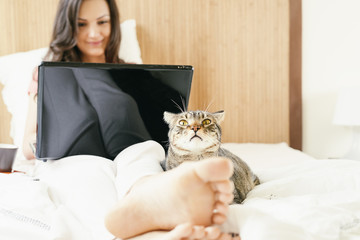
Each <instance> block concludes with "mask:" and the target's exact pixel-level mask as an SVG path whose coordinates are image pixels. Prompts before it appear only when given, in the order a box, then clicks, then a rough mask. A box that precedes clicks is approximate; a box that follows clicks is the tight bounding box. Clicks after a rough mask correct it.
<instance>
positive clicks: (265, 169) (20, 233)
mask: <svg viewBox="0 0 360 240" xmlns="http://www.w3.org/2000/svg"><path fill="white" fill-rule="evenodd" d="M224 146H225V147H226V148H228V149H230V150H231V151H233V152H234V153H236V154H238V155H239V156H240V157H242V158H243V159H244V160H245V161H247V162H248V164H249V165H250V166H251V167H252V168H253V170H254V172H255V173H256V174H257V175H258V176H259V178H260V180H261V182H262V183H261V185H259V186H257V187H256V188H255V189H254V190H253V191H252V192H250V194H249V195H248V198H247V200H246V201H245V202H244V203H243V204H241V205H233V206H231V207H230V214H229V217H228V221H227V223H225V224H224V225H223V226H222V227H223V229H224V230H227V231H231V232H240V234H241V238H242V240H260V239H261V240H263V239H264V240H265V239H266V240H297V239H301V240H304V239H310V240H311V239H314V240H323V239H324V240H325V239H326V240H332V239H339V240H350V239H351V240H355V239H360V162H357V161H350V160H315V159H313V158H311V157H309V156H307V155H305V154H303V153H302V152H299V151H296V150H293V149H291V148H289V147H288V146H287V145H286V144H283V143H282V144H225V145H224ZM143 151H144V152H141V151H138V152H137V153H136V154H135V155H137V156H135V155H134V152H131V151H127V152H125V153H124V154H123V157H124V159H127V160H130V159H131V158H136V157H138V156H141V155H144V156H152V157H153V156H155V157H158V158H161V157H162V156H161V154H160V153H159V150H158V149H154V148H153V147H152V146H149V148H147V149H143ZM142 153H143V154H142ZM44 164H45V165H46V164H48V163H40V167H39V166H37V168H38V169H37V170H36V171H34V172H35V174H34V176H27V175H24V174H20V173H15V174H10V175H7V174H0V194H1V195H0V239H6V240H13V239H14V240H15V239H21V240H23V239H27V240H31V239H36V240H41V239H66V240H71V239H76V240H82V239H87V240H89V239H90V240H91V239H96V240H99V239H104V240H106V239H109V240H110V239H112V238H113V237H112V236H111V234H109V233H108V232H107V231H106V229H105V227H104V225H103V217H104V215H105V214H106V212H107V211H108V210H109V208H110V207H112V206H113V204H114V203H115V202H116V201H117V199H118V194H119V192H118V191H117V183H116V182H117V180H116V175H117V169H116V165H115V163H114V162H112V161H109V160H107V159H103V158H99V157H93V156H76V157H69V158H65V159H62V160H60V161H56V162H54V163H53V166H52V169H53V170H52V171H50V172H49V171H48V172H46V171H39V169H41V168H42V167H43V165H44ZM48 166H49V165H47V168H48ZM84 166H86V168H85V167H84Z"/></svg>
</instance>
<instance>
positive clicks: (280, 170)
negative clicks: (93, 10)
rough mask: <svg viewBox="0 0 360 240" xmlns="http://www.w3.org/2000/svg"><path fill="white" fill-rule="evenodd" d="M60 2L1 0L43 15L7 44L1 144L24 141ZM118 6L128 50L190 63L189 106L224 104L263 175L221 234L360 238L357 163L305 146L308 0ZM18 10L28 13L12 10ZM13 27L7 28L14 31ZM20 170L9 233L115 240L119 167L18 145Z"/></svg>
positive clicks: (21, 21)
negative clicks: (35, 79)
mask: <svg viewBox="0 0 360 240" xmlns="http://www.w3.org/2000/svg"><path fill="white" fill-rule="evenodd" d="M56 3H57V1H56V0H53V1H50V0H46V1H45V0H44V1H37V2H36V3H31V4H30V3H25V2H23V1H20V0H15V1H14V0H11V1H10V0H9V1H3V2H2V4H7V5H6V7H1V8H0V11H2V12H0V18H3V17H5V18H4V19H7V17H10V18H11V19H13V20H14V21H12V24H15V27H19V28H20V26H22V25H24V26H26V23H27V22H28V20H29V18H28V16H29V14H27V12H31V10H34V9H36V10H37V11H41V12H42V14H38V15H36V16H32V23H35V24H32V25H31V26H32V28H30V29H21V28H20V29H21V30H20V29H19V30H18V31H15V33H14V34H9V35H8V36H7V37H6V38H1V39H0V46H1V47H0V55H1V56H0V66H1V68H0V89H1V90H2V98H1V102H0V113H1V117H0V123H1V124H0V142H6V143H14V144H16V145H18V146H19V147H20V146H21V141H22V133H23V129H24V123H25V116H26V106H27V104H26V103H27V95H26V89H27V84H28V81H29V79H30V77H31V72H32V69H33V68H34V66H36V65H37V64H38V63H39V62H40V61H41V57H42V56H43V55H44V53H45V51H46V45H47V44H48V42H47V41H48V36H50V33H49V31H50V30H51V24H49V25H50V26H49V27H48V28H47V26H44V24H36V23H43V22H44V19H46V21H49V22H52V21H53V19H52V18H53V16H54V11H55V8H56ZM118 3H119V7H120V9H121V13H122V25H121V30H122V33H123V40H122V43H121V44H122V46H121V49H120V53H119V54H120V56H121V57H122V58H124V59H125V60H127V61H130V62H135V63H158V64H189V65H193V66H194V69H195V75H194V80H193V81H194V82H193V86H192V92H191V97H190V105H189V108H190V109H204V108H207V107H208V108H209V110H211V111H216V110H219V109H224V110H225V111H226V112H227V115H226V119H225V122H224V124H223V132H224V135H223V142H224V144H223V146H224V147H225V148H227V149H229V150H230V151H232V152H233V153H235V154H237V155H238V156H240V157H241V158H242V159H244V160H245V161H246V162H247V163H248V164H249V165H250V167H251V168H252V169H253V171H254V172H255V173H256V174H257V175H258V176H259V178H260V180H261V184H260V185H259V186H257V187H256V188H255V189H254V190H252V191H251V192H250V193H249V195H248V197H247V199H246V200H245V202H244V203H243V204H241V205H232V206H231V207H230V212H229V216H228V220H227V222H226V223H225V224H224V225H223V226H221V227H222V228H223V230H224V231H229V232H237V233H240V236H241V238H242V239H243V240H260V239H271V240H272V239H274V240H288V239H294V240H296V239H314V240H322V239H324V240H325V239H326V240H332V239H334V240H335V239H339V240H340V239H341V240H348V239H349V240H350V239H351V240H353V239H360V164H359V162H356V161H352V160H347V159H314V158H313V157H311V156H309V155H307V154H305V153H303V152H302V151H301V143H302V136H301V1H300V0H295V1H290V0H276V1H269V0H261V1H251V0H246V1H237V0H229V1H225V2H224V1H220V0H211V1H205V0H201V1H191V0H185V1H169V0H157V1H156V3H155V4H154V2H153V1H144V0H131V1H129V0H127V1H126V0H119V1H118ZM21 4H29V6H26V7H24V6H22V5H21ZM155 5H156V6H157V7H156V8H153V7H152V6H155ZM19 6H21V8H19ZM39 6H41V7H39ZM200 8H201V9H202V10H203V11H201V12H199V11H198V9H200ZM4 9H7V11H5V10H4ZM15 9H16V11H23V12H21V13H20V14H18V15H16V17H15V15H14V14H12V13H13V12H14V11H15ZM22 9H23V10H22ZM24 9H26V11H27V12H25V10H24ZM46 21H45V22H46ZM6 22H8V21H5V20H4V21H0V24H1V26H0V27H1V28H2V29H5V31H9V29H11V28H14V26H13V25H6V24H5V23H6ZM32 31H36V32H38V33H39V34H36V35H33V34H31V32H32ZM164 33H167V34H164ZM23 34H28V35H29V36H31V37H29V38H28V39H27V40H26V41H24V37H23V36H24V35H23ZM5 46H6V47H5ZM19 66H21V67H19ZM132 157H134V156H132V155H131V154H129V155H125V156H124V158H127V159H131V158H132ZM14 169H15V170H18V171H20V172H15V173H12V174H3V173H1V174H0V192H1V195H0V238H1V239H67V240H70V239H76V240H78V239H109V240H110V239H112V236H111V235H110V234H109V233H108V232H107V231H106V229H105V228H104V225H103V216H104V214H106V212H107V211H108V210H109V208H110V207H111V206H112V205H113V204H114V203H115V202H116V201H117V199H118V198H119V194H120V193H119V192H118V188H119V187H118V185H117V183H118V181H117V179H118V177H119V174H118V173H119V171H118V169H117V167H116V163H114V162H112V161H109V160H107V159H103V158H99V157H94V156H74V157H70V158H65V159H62V160H58V161H53V162H51V161H50V162H46V163H43V162H41V161H25V160H24V158H23V156H22V154H21V149H19V151H18V155H17V159H16V162H15V165H14ZM44 169H47V171H44ZM23 172H25V173H26V174H24V173H23ZM74 179H76V181H73V180H74Z"/></svg>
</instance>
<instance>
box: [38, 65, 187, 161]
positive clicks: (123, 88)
mask: <svg viewBox="0 0 360 240" xmlns="http://www.w3.org/2000/svg"><path fill="white" fill-rule="evenodd" d="M192 76H193V67H192V66H183V65H179V66H178V65H143V64H140V65H135V64H98V63H96V64H95V63H66V62H43V63H42V64H41V65H40V66H39V87H38V103H37V108H38V113H37V114H38V115H37V122H38V132H37V149H36V157H37V158H38V159H42V160H47V159H59V158H62V157H66V156H72V155H79V154H90V155H97V156H102V157H106V158H109V159H114V158H115V157H116V155H117V154H118V153H119V152H121V151H122V150H123V149H125V148H126V147H128V146H130V145H132V144H136V143H139V142H143V141H146V140H155V141H157V142H158V143H160V144H161V145H162V146H163V147H164V149H165V150H166V149H167V141H168V137H167V132H168V126H167V124H166V123H165V122H164V120H163V113H164V111H169V112H175V113H176V112H180V111H181V109H182V110H184V109H187V106H188V102H189V96H190V88H191V81H192Z"/></svg>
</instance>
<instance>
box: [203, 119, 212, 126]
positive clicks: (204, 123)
mask: <svg viewBox="0 0 360 240" xmlns="http://www.w3.org/2000/svg"><path fill="white" fill-rule="evenodd" d="M210 123H211V120H210V119H205V120H204V121H202V125H209V124H210Z"/></svg>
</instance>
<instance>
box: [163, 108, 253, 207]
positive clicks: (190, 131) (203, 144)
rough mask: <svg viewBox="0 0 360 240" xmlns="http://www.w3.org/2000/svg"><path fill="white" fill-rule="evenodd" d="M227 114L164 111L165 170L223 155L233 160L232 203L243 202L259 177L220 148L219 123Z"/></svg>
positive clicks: (221, 112) (236, 157) (243, 163)
mask: <svg viewBox="0 0 360 240" xmlns="http://www.w3.org/2000/svg"><path fill="white" fill-rule="evenodd" d="M224 116H225V112H224V111H218V112H214V113H210V112H206V111H199V110H198V111H184V112H181V113H170V112H164V120H165V122H166V123H167V124H168V125H169V132H168V137H169V148H168V151H167V156H166V159H165V164H164V165H165V169H166V170H170V169H172V168H174V167H176V166H178V165H179V164H181V163H182V162H184V161H199V160H202V159H206V158H208V157H213V156H223V157H226V158H229V159H231V160H232V162H233V165H234V174H233V176H232V177H231V180H232V181H233V182H234V185H235V189H234V200H233V203H241V202H243V201H244V199H245V198H246V195H247V194H248V192H250V191H251V190H252V189H253V188H254V187H255V186H256V185H258V184H260V180H259V178H258V177H257V176H256V175H255V174H253V172H252V171H251V169H250V167H249V166H248V165H247V164H246V163H245V162H244V161H243V160H241V159H240V158H239V157H238V156H236V155H235V154H233V153H231V152H230V151H228V150H226V149H224V148H221V128H220V123H221V122H222V121H223V119H224Z"/></svg>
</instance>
